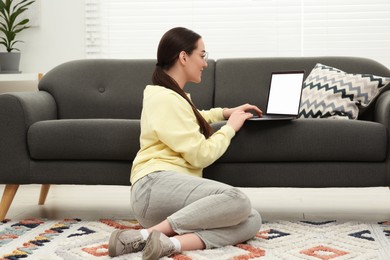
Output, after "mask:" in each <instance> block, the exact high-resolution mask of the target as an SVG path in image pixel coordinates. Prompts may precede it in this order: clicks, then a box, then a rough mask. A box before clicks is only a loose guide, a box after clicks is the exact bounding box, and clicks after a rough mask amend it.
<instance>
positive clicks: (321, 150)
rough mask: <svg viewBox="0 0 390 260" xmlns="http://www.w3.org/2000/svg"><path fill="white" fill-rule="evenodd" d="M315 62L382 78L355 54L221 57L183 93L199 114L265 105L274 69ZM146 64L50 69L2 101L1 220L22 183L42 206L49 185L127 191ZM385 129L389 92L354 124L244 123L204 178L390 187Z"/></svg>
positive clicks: (381, 71)
mask: <svg viewBox="0 0 390 260" xmlns="http://www.w3.org/2000/svg"><path fill="white" fill-rule="evenodd" d="M316 63H323V64H327V65H329V66H334V67H337V68H339V69H342V70H344V71H346V72H350V73H371V74H376V75H381V76H387V77H390V70H389V69H388V68H386V67H385V66H383V65H381V64H380V63H378V62H376V61H373V60H369V59H365V58H357V57H297V58H291V57H289V58H242V59H220V60H218V61H213V60H211V61H209V62H208V64H209V66H208V68H207V69H206V70H205V71H204V73H203V78H202V83H201V84H200V85H194V84H189V85H188V86H186V91H187V92H190V93H191V97H192V100H193V101H194V103H195V104H196V105H197V106H198V107H199V108H200V109H208V108H211V107H218V106H220V107H234V106H237V105H240V104H242V103H246V102H249V103H253V104H256V105H258V106H259V107H260V108H264V107H265V105H266V104H265V103H266V97H267V94H268V86H269V80H270V73H271V72H272V71H280V70H297V69H303V70H305V71H306V73H307V74H308V73H309V72H310V71H311V69H312V68H313V67H314V66H315V64H316ZM154 66H155V61H153V60H79V61H72V62H68V63H65V64H62V65H59V66H58V67H56V68H54V69H52V70H51V71H49V72H48V73H47V74H46V75H45V76H44V77H43V78H42V80H41V81H40V82H39V91H37V92H30V93H7V94H1V95H0V167H1V172H0V183H1V184H6V188H5V190H4V194H3V199H2V202H1V205H0V219H1V220H2V219H4V217H5V216H6V213H7V211H8V209H9V206H10V205H11V203H12V200H13V197H14V195H15V193H16V191H17V189H18V187H19V185H21V184H43V186H42V191H41V197H40V202H39V203H40V204H43V203H44V201H45V198H46V195H47V192H48V190H49V187H50V184H87V185H100V184H103V185H130V183H129V175H130V168H131V162H132V160H133V158H134V156H135V155H136V153H137V151H138V149H139V134H140V128H139V127H140V124H139V117H140V113H141V109H142V92H143V89H144V87H145V85H147V84H150V82H151V75H152V72H153V70H154ZM307 74H306V76H307ZM162 116H164V115H162ZM389 122H390V91H386V92H384V93H382V94H381V95H380V96H379V98H378V99H377V100H375V103H374V104H372V105H371V106H370V107H369V108H368V109H367V110H366V111H365V112H364V113H363V114H361V115H360V116H359V120H334V119H298V120H293V121H280V122H271V121H269V122H246V123H245V125H244V127H243V128H242V129H241V131H240V132H239V133H238V134H237V135H236V137H235V138H234V139H233V141H232V143H231V146H230V147H229V149H228V150H227V152H226V153H225V154H224V155H223V156H222V157H221V158H220V159H219V160H218V161H217V162H216V163H215V164H213V165H212V166H210V167H208V168H206V169H205V170H204V177H206V178H211V179H215V180H218V181H222V182H225V183H228V184H231V185H234V186H239V187H369V186H389V185H390V169H389V166H390V159H389V155H390V153H389V141H390V138H389V136H388V134H389V133H388V131H389V130H388V129H389ZM222 124H223V122H222V123H219V124H215V125H214V127H215V128H216V129H217V128H218V127H220V126H221V125H222Z"/></svg>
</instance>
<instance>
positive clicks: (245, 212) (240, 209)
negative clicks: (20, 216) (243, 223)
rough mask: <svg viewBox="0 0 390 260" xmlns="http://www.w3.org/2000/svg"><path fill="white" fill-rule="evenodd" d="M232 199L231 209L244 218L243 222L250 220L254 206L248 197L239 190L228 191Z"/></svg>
mask: <svg viewBox="0 0 390 260" xmlns="http://www.w3.org/2000/svg"><path fill="white" fill-rule="evenodd" d="M227 195H228V196H230V197H231V207H232V208H233V209H234V210H236V211H237V213H238V214H239V215H241V216H242V220H245V219H246V218H248V216H249V215H250V214H251V211H252V204H251V201H250V199H249V198H248V196H247V195H246V194H245V193H243V192H242V191H241V190H239V189H238V188H231V189H229V190H228V191H227Z"/></svg>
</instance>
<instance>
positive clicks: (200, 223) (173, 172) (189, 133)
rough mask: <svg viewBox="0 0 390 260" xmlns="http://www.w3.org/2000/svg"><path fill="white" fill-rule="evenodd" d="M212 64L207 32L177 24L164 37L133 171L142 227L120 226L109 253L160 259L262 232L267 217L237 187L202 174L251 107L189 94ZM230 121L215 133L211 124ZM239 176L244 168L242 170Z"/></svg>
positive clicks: (146, 98)
mask: <svg viewBox="0 0 390 260" xmlns="http://www.w3.org/2000/svg"><path fill="white" fill-rule="evenodd" d="M206 67H207V52H206V51H205V45H204V42H203V40H202V38H201V36H200V35H198V34H196V33H195V32H193V31H191V30H188V29H186V28H180V27H178V28H173V29H171V30H169V31H168V32H166V33H165V34H164V36H163V37H162V39H161V41H160V43H159V46H158V52H157V64H156V69H155V71H154V74H153V84H154V85H153V86H147V87H146V88H145V91H144V100H143V109H142V114H141V136H140V142H141V149H140V151H139V152H138V154H137V156H136V158H135V159H134V162H133V167H132V172H131V183H132V189H131V206H132V209H133V211H134V214H135V217H136V218H137V220H138V221H139V223H140V224H141V225H142V226H143V227H144V228H145V229H142V230H117V231H114V232H113V233H112V235H111V237H110V241H109V255H110V256H118V255H122V254H127V253H133V252H138V251H141V250H143V256H142V259H158V258H160V257H163V256H169V255H172V254H175V253H178V252H181V251H186V250H196V249H205V248H215V247H222V246H226V245H234V244H237V243H241V242H243V241H246V240H248V239H250V238H252V237H253V236H255V234H256V233H257V232H258V230H259V229H260V225H261V218H260V215H259V213H258V212H257V211H255V210H253V209H252V207H251V203H250V201H249V199H248V197H247V196H246V195H245V194H243V193H242V192H241V191H239V190H238V189H237V188H234V187H231V186H229V185H226V184H223V183H219V182H216V181H212V180H208V179H203V178H201V177H202V169H203V168H204V167H207V166H208V165H210V164H212V163H213V162H214V161H215V160H217V159H218V158H219V157H220V156H221V155H222V154H223V153H224V152H225V151H226V149H227V148H228V146H229V144H230V141H231V139H232V138H233V137H234V135H235V133H236V132H237V131H238V130H240V128H241V127H242V125H243V124H244V122H245V120H247V119H248V118H250V117H252V114H251V113H249V112H247V111H249V110H253V111H256V113H257V114H259V116H261V115H262V111H261V110H260V109H259V108H258V107H256V106H254V105H249V104H245V105H242V106H239V107H236V108H229V109H227V108H225V109H222V108H213V109H211V110H209V111H198V110H197V109H196V107H195V106H194V104H193V103H192V102H191V100H190V99H189V97H188V96H187V95H186V94H185V92H184V91H183V88H184V86H185V84H186V83H187V82H195V83H199V82H200V81H201V76H202V71H203V69H205V68H206ZM225 119H228V121H227V123H226V125H225V126H223V127H222V128H221V129H220V130H218V131H216V132H213V130H212V128H211V127H210V125H209V123H212V122H217V121H222V120H225ZM237 174H239V173H237Z"/></svg>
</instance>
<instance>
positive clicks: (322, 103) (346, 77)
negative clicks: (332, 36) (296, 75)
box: [298, 63, 390, 119]
mask: <svg viewBox="0 0 390 260" xmlns="http://www.w3.org/2000/svg"><path fill="white" fill-rule="evenodd" d="M389 82H390V78H387V77H380V76H375V75H370V74H348V73H346V72H344V71H342V70H339V69H337V68H333V67H330V66H326V65H323V64H320V63H317V64H316V66H315V67H314V69H313V70H312V71H311V72H310V74H309V76H308V77H307V78H306V80H305V82H304V83H303V89H302V97H301V99H302V101H301V106H300V109H299V115H298V117H300V118H344V119H356V118H357V117H358V115H359V110H362V109H364V108H366V107H367V106H368V105H369V104H370V103H371V101H372V100H374V99H375V97H376V96H378V94H379V93H381V91H383V90H384V87H385V86H386V85H387V84H388V83H389Z"/></svg>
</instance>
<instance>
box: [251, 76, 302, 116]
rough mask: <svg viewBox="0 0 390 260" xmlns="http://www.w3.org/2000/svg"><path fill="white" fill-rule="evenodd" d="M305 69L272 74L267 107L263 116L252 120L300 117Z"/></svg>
mask: <svg viewBox="0 0 390 260" xmlns="http://www.w3.org/2000/svg"><path fill="white" fill-rule="evenodd" d="M304 75H305V71H303V70H299V71H281V72H273V73H272V74H271V84H270V87H269V93H268V99H267V107H266V110H265V112H264V114H263V116H262V117H258V116H257V115H256V116H253V117H252V118H250V119H249V120H251V121H264V120H292V119H295V118H297V117H298V113H299V106H300V104H301V94H302V85H303V78H304Z"/></svg>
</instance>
